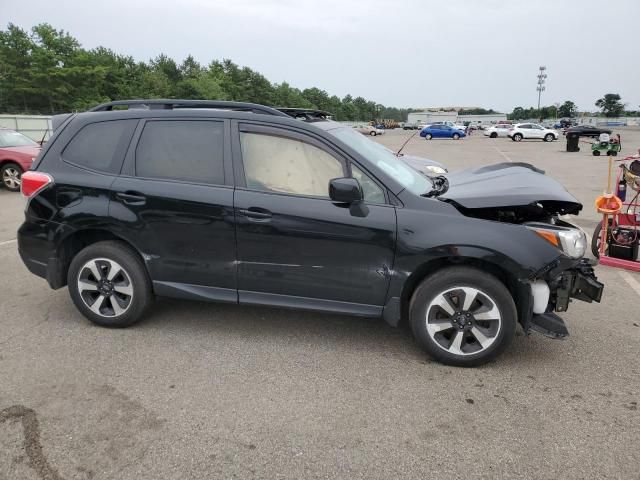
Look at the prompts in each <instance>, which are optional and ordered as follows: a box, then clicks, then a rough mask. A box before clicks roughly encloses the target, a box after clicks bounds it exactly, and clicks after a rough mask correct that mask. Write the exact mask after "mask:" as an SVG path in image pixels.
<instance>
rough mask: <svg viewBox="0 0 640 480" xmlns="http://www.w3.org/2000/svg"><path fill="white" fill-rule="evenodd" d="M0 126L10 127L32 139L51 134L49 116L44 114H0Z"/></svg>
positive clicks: (47, 136) (45, 137) (40, 138)
mask: <svg viewBox="0 0 640 480" xmlns="http://www.w3.org/2000/svg"><path fill="white" fill-rule="evenodd" d="M0 127H5V128H10V129H11V130H15V131H17V132H20V133H22V134H24V135H26V136H27V137H29V138H32V139H33V140H36V141H38V140H42V139H43V138H44V139H45V140H46V139H47V138H49V137H50V136H51V117H50V116H46V115H0Z"/></svg>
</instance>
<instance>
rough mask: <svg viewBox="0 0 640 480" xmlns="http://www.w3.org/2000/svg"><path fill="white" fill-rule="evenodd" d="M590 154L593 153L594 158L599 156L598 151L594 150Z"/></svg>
mask: <svg viewBox="0 0 640 480" xmlns="http://www.w3.org/2000/svg"><path fill="white" fill-rule="evenodd" d="M591 153H593V156H594V157H599V156H600V150H594V151H593V152H591Z"/></svg>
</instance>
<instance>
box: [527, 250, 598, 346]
mask: <svg viewBox="0 0 640 480" xmlns="http://www.w3.org/2000/svg"><path fill="white" fill-rule="evenodd" d="M568 260H569V259H566V258H563V259H559V260H556V261H555V262H553V263H552V264H550V265H547V266H546V267H545V268H544V269H543V270H542V271H539V272H536V274H535V275H534V276H532V278H530V279H528V280H527V281H524V282H520V287H519V288H520V299H521V300H523V301H522V302H521V304H520V309H519V310H520V311H519V320H520V323H521V325H522V328H523V329H524V331H525V332H527V333H528V332H529V331H530V330H533V331H535V332H538V333H541V334H542V335H545V336H547V337H550V338H563V337H566V336H567V335H569V331H568V330H567V327H566V325H565V323H564V320H562V318H560V316H558V315H557V314H556V312H559V313H561V312H566V311H567V309H568V308H569V303H570V302H571V300H572V299H576V300H582V301H583V302H588V303H591V302H598V303H599V302H600V300H601V298H602V292H603V290H604V284H602V283H601V282H599V281H598V278H597V277H596V275H595V272H594V270H593V265H592V264H591V263H590V262H589V260H587V259H586V258H581V259H580V260H578V261H577V262H576V261H573V262H569V261H568Z"/></svg>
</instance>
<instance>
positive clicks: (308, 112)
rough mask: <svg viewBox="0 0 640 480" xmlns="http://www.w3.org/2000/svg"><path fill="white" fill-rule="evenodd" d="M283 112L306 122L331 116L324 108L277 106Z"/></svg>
mask: <svg viewBox="0 0 640 480" xmlns="http://www.w3.org/2000/svg"><path fill="white" fill-rule="evenodd" d="M275 108H276V110H279V111H280V112H282V113H285V114H287V115H288V116H290V117H293V118H297V119H298V120H304V121H305V122H313V121H317V120H326V119H327V118H328V117H330V116H331V113H329V112H326V111H324V110H316V109H314V108H290V107H275Z"/></svg>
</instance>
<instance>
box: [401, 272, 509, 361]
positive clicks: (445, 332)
mask: <svg viewBox="0 0 640 480" xmlns="http://www.w3.org/2000/svg"><path fill="white" fill-rule="evenodd" d="M409 317H410V322H411V327H412V330H413V334H414V335H415V337H416V338H417V339H418V341H419V342H420V343H421V344H422V346H423V347H424V348H425V350H426V351H427V353H428V354H429V355H430V356H431V357H433V358H434V359H435V360H437V361H439V362H442V363H445V364H448V365H455V366H461V367H473V366H477V365H481V364H483V363H486V362H488V361H490V360H492V359H493V358H495V357H496V356H497V355H499V354H500V353H501V352H502V351H503V350H504V349H505V348H506V347H507V346H508V345H509V343H511V340H512V339H513V336H514V334H515V329H516V320H517V312H516V306H515V303H514V301H513V298H512V297H511V294H510V293H509V291H508V290H507V289H506V287H505V286H504V285H503V284H502V283H501V282H500V281H499V280H498V279H497V278H495V277H494V276H492V275H489V274H487V273H484V272H482V271H480V270H477V269H475V268H469V267H450V268H446V269H444V270H440V271H438V272H437V273H436V274H433V275H431V276H429V277H427V278H426V279H425V280H423V282H422V283H421V284H420V286H418V288H417V289H416V291H415V292H414V294H413V297H412V298H411V304H410V306H409Z"/></svg>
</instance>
